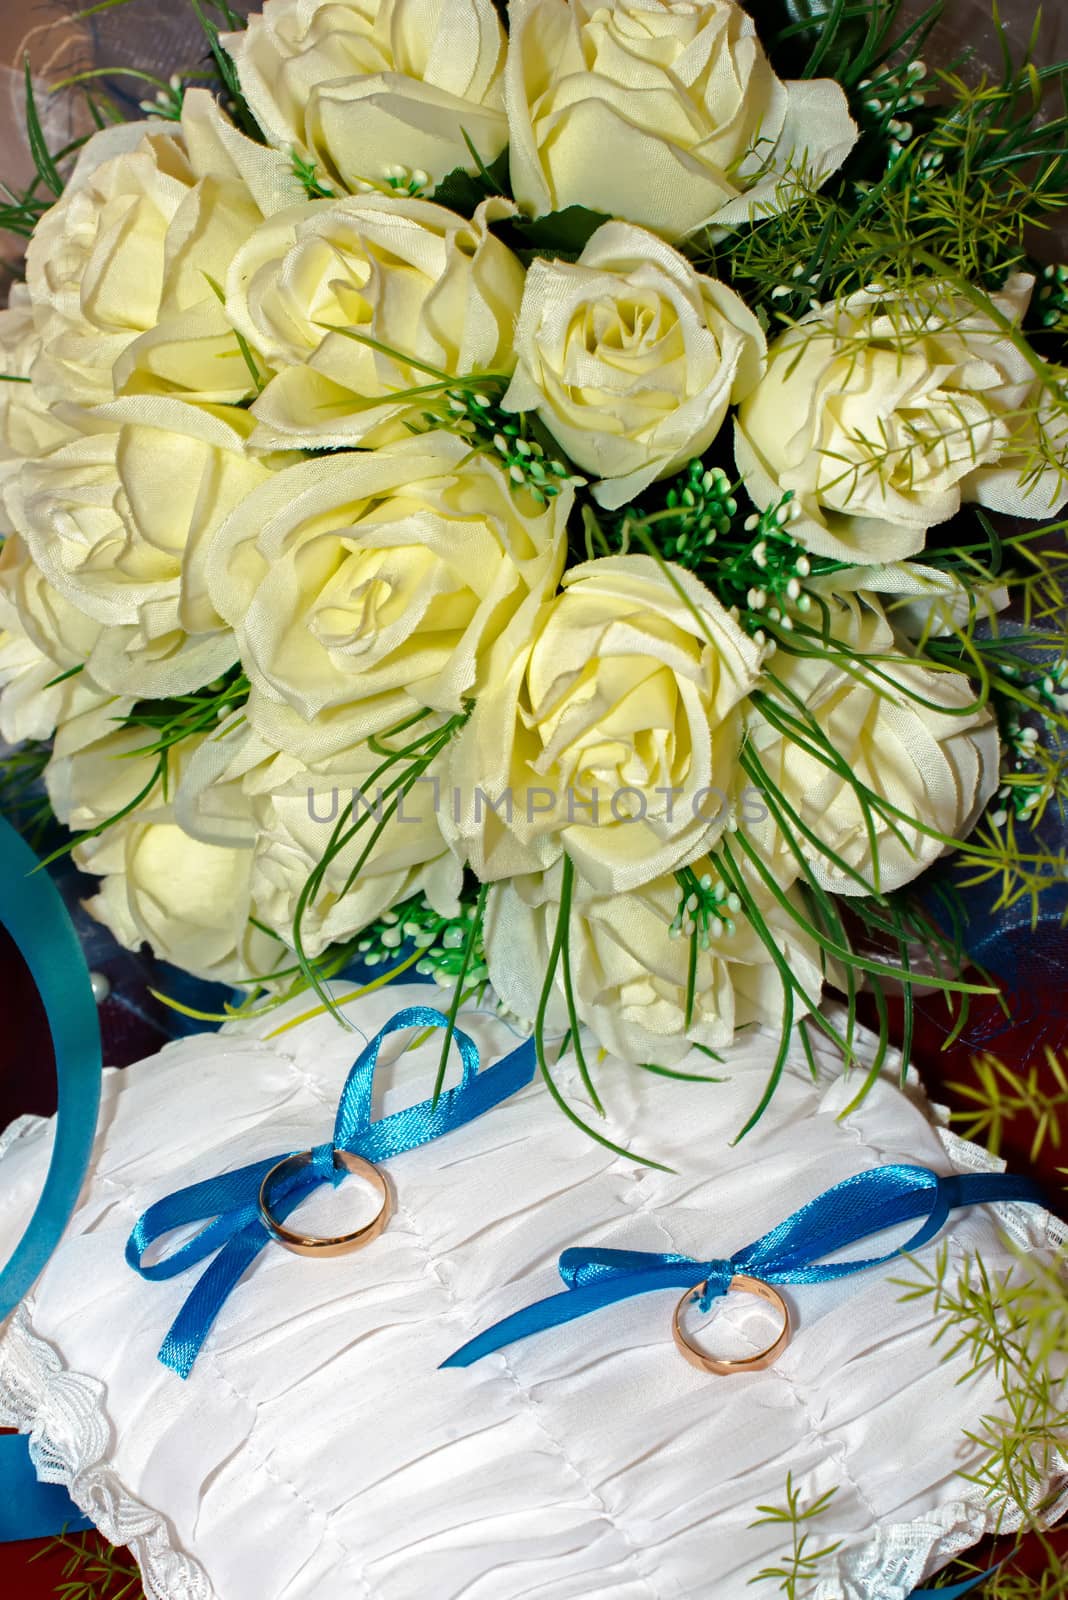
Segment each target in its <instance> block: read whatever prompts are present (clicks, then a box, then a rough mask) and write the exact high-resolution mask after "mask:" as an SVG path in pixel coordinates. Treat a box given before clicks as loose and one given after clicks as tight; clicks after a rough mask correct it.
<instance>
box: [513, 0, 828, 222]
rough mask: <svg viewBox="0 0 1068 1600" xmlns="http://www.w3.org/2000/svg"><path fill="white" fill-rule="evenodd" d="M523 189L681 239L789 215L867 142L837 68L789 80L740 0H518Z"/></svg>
mask: <svg viewBox="0 0 1068 1600" xmlns="http://www.w3.org/2000/svg"><path fill="white" fill-rule="evenodd" d="M510 16H511V31H510V35H509V45H508V65H507V69H506V73H505V104H506V106H507V110H508V128H509V133H510V136H511V144H510V147H509V160H510V167H511V179H512V192H513V193H514V195H515V197H516V199H517V200H518V201H519V204H520V205H521V206H522V207H523V209H524V210H529V211H532V212H533V213H534V215H535V216H542V215H543V214H544V213H546V212H549V211H560V210H563V209H564V207H566V206H570V205H584V206H589V207H590V208H591V209H592V210H594V211H603V212H605V213H606V214H607V215H608V216H614V217H621V218H623V219H624V221H627V222H640V223H644V224H645V226H646V227H649V228H654V229H655V230H656V232H657V233H660V234H663V236H664V237H665V238H667V239H681V238H684V237H685V236H686V235H687V234H690V233H693V232H694V230H695V229H697V228H701V227H705V226H712V227H715V228H717V229H718V228H727V227H735V226H737V225H738V224H740V223H744V222H748V221H750V220H751V219H752V218H753V217H754V216H763V215H766V214H767V213H769V212H774V211H779V210H782V209H783V208H784V207H785V206H787V205H789V204H790V203H791V201H792V200H793V198H794V196H795V195H796V193H797V192H798V191H799V190H800V189H804V190H806V191H807V190H810V189H811V188H812V187H813V186H814V185H817V184H820V183H822V182H823V181H824V180H825V179H826V178H828V177H829V176H830V174H831V173H832V172H834V171H835V170H836V169H837V168H838V167H840V166H841V164H842V162H843V161H844V160H845V158H846V156H847V155H848V154H849V152H850V150H851V149H852V147H853V145H854V144H855V143H856V140H857V129H856V127H855V125H854V124H853V122H852V120H851V118H850V116H849V111H848V107H847V103H846V97H845V94H844V93H843V91H842V90H841V88H839V86H838V85H837V84H836V83H833V82H832V81H831V80H830V79H828V78H816V79H811V80H808V81H805V82H799V83H781V82H780V81H779V79H778V78H777V77H776V76H775V74H774V72H773V71H772V70H771V67H770V65H769V64H768V60H767V57H766V56H765V54H764V51H763V49H762V47H761V44H760V41H759V39H758V38H757V36H756V31H755V29H754V27H753V23H752V21H751V20H750V18H749V17H748V16H746V14H745V12H744V11H743V10H742V9H741V7H740V6H738V5H735V3H734V0H616V3H615V4H611V5H604V4H597V3H594V0H513V3H512V5H511V8H510Z"/></svg>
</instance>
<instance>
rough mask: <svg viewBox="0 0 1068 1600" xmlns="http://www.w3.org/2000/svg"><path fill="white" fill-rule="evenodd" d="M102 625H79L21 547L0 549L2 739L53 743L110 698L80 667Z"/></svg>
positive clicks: (82, 621)
mask: <svg viewBox="0 0 1068 1600" xmlns="http://www.w3.org/2000/svg"><path fill="white" fill-rule="evenodd" d="M99 635H100V624H99V623H96V622H92V621H91V620H90V619H89V618H88V617H83V616H82V614H81V612H79V611H78V610H76V608H75V607H74V606H72V605H70V604H69V603H68V602H67V601H66V600H64V599H63V596H62V595H60V594H57V593H56V591H55V590H54V589H53V588H52V586H51V584H49V583H48V582H47V581H46V580H45V579H44V578H43V577H42V576H41V574H40V573H39V572H38V570H37V568H36V567H35V566H34V564H33V562H32V561H31V560H30V557H29V553H28V551H27V550H26V546H25V545H24V544H23V542H22V540H21V539H19V538H18V537H17V536H16V535H14V534H11V535H10V536H9V537H8V538H7V539H5V540H4V542H3V547H2V548H0V738H4V739H6V740H7V741H8V742H9V743H11V744H20V743H21V742H22V740H24V739H50V738H51V737H52V735H53V734H54V733H55V731H56V728H57V726H60V725H61V724H62V723H64V722H65V721H67V719H68V718H70V717H73V716H77V715H78V714H79V713H81V712H83V711H86V710H88V709H89V708H90V707H92V706H96V705H99V704H101V703H103V702H105V701H109V700H110V699H111V698H112V697H111V696H110V695H109V694H108V693H107V692H106V691H105V690H103V689H101V688H100V686H99V684H97V683H94V681H93V680H92V678H91V677H90V675H89V674H88V673H87V672H85V671H81V672H78V673H76V674H75V675H74V676H69V675H68V674H69V673H70V670H71V668H72V667H84V663H85V661H86V659H87V657H88V655H89V653H90V651H91V650H92V648H93V645H94V644H95V643H96V640H97V639H98V638H99Z"/></svg>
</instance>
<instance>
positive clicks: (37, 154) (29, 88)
mask: <svg viewBox="0 0 1068 1600" xmlns="http://www.w3.org/2000/svg"><path fill="white" fill-rule="evenodd" d="M24 71H25V77H26V137H27V139H28V140H29V145H30V154H31V155H32V156H33V164H34V166H35V167H36V168H37V173H38V176H39V177H40V179H41V182H42V183H43V184H44V185H45V187H46V188H48V189H51V191H52V193H53V194H54V195H56V196H57V198H58V196H59V195H61V194H62V193H63V179H62V178H61V177H60V175H59V170H58V168H57V167H56V163H55V161H54V160H53V158H52V154H51V152H50V150H49V148H48V144H47V141H46V140H45V136H44V130H43V129H42V127H41V119H40V117H39V116H38V114H37V101H36V100H35V98H34V93H33V77H32V75H31V73H30V58H29V56H27V57H26V59H25V62H24Z"/></svg>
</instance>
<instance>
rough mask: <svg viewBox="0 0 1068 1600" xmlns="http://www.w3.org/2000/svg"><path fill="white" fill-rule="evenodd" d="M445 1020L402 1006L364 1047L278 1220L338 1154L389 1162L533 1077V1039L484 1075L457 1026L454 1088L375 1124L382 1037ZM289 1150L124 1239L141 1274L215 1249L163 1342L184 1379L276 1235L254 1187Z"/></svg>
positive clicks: (287, 1185) (278, 1203) (182, 1202)
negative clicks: (158, 1251)
mask: <svg viewBox="0 0 1068 1600" xmlns="http://www.w3.org/2000/svg"><path fill="white" fill-rule="evenodd" d="M448 1025H449V1024H448V1019H447V1018H446V1017H445V1016H443V1015H442V1013H441V1012H440V1011H435V1010H434V1009H433V1008H432V1007H430V1006H407V1007H405V1009H404V1010H403V1011H398V1012H397V1014H396V1016H394V1017H391V1018H390V1020H389V1022H387V1023H386V1025H385V1027H384V1028H383V1029H382V1030H381V1032H379V1033H378V1034H376V1036H375V1037H374V1038H373V1039H372V1040H371V1041H370V1043H369V1044H367V1045H366V1046H365V1047H364V1049H363V1050H362V1051H361V1053H360V1055H359V1058H358V1059H357V1061H356V1064H355V1065H354V1067H353V1068H352V1071H351V1072H350V1073H349V1075H348V1078H347V1079H346V1080H345V1087H344V1088H343V1089H342V1091H341V1099H340V1101H339V1102H338V1108H337V1118H336V1121H335V1123H334V1136H333V1139H332V1140H331V1141H330V1143H329V1144H321V1145H317V1146H316V1147H315V1149H314V1150H313V1151H312V1158H311V1161H310V1162H309V1164H308V1165H307V1166H304V1167H302V1168H300V1169H299V1170H296V1171H293V1172H291V1173H289V1174H288V1175H284V1176H281V1177H280V1178H279V1180H278V1183H277V1185H275V1186H274V1187H273V1191H272V1195H271V1211H272V1215H273V1216H274V1217H275V1218H276V1219H277V1220H279V1221H282V1220H284V1219H285V1218H286V1217H287V1216H288V1215H289V1213H290V1212H291V1211H293V1210H295V1209H296V1207H297V1206H299V1205H300V1203H301V1201H302V1200H304V1199H306V1197H307V1196H308V1195H309V1194H310V1193H311V1191H312V1190H313V1189H315V1188H317V1187H318V1185H319V1184H322V1183H330V1184H334V1185H337V1184H339V1183H340V1182H341V1181H342V1180H343V1179H344V1177H345V1176H346V1174H345V1172H344V1171H343V1170H339V1169H338V1168H337V1167H336V1166H335V1164H334V1151H335V1150H347V1151H350V1152H351V1153H352V1154H353V1155H358V1156H362V1157H363V1158H364V1160H365V1161H371V1162H374V1163H378V1162H380V1161H386V1160H388V1159H389V1158H390V1157H391V1156H398V1155H401V1154H402V1153H403V1152H404V1151H406V1150H414V1149H416V1148H417V1147H418V1146H419V1145H423V1144H429V1142H430V1141H431V1140H432V1139H440V1138H441V1137H442V1135H443V1134H446V1133H451V1132H452V1131H453V1129H454V1128H459V1127H462V1126H463V1124H464V1123H465V1122H471V1121H472V1120H473V1119H474V1118H475V1117H480V1116H481V1115H482V1113H483V1112H484V1111H489V1110H490V1108H491V1107H492V1106H495V1105H497V1104H498V1103H499V1102H500V1101H502V1100H506V1099H507V1098H508V1097H509V1096H510V1095H513V1094H515V1093H516V1091H517V1090H519V1089H522V1088H524V1087H525V1086H526V1085H527V1084H528V1083H530V1081H531V1079H532V1078H533V1076H534V1066H535V1058H534V1044H533V1041H532V1040H530V1039H528V1040H526V1041H525V1042H524V1043H523V1044H521V1045H520V1046H519V1047H518V1049H516V1050H513V1051H512V1052H511V1053H510V1054H509V1055H507V1056H505V1058H504V1059H503V1060H502V1061H498V1062H497V1063H496V1065H495V1066H492V1067H488V1068H487V1069H486V1070H485V1071H484V1072H480V1071H479V1058H478V1046H477V1045H476V1044H475V1042H474V1040H473V1039H471V1038H469V1037H468V1035H467V1034H466V1033H463V1032H461V1030H460V1029H459V1028H457V1029H455V1031H454V1033H453V1038H454V1040H455V1041H456V1044H457V1045H458V1046H459V1050H460V1059H461V1061H462V1063H463V1076H462V1078H461V1081H460V1082H459V1083H458V1084H457V1085H456V1086H455V1088H452V1089H446V1090H444V1091H443V1092H442V1093H441V1094H440V1095H439V1096H438V1100H437V1104H436V1105H435V1103H434V1101H433V1100H432V1099H429V1100H423V1101H420V1103H419V1104H418V1105H414V1106H409V1107H408V1108H407V1110H404V1111H395V1112H393V1113H392V1114H391V1115H390V1116H388V1117H380V1118H378V1120H377V1121H374V1122H372V1120H371V1109H372V1107H371V1091H372V1087H373V1083H374V1075H375V1068H376V1066H377V1064H378V1053H379V1050H380V1049H381V1046H382V1041H383V1040H384V1039H385V1038H386V1037H387V1035H389V1034H391V1033H399V1032H401V1031H403V1030H404V1029H405V1028H428V1027H429V1028H446V1027H448ZM287 1154H289V1155H296V1154H298V1152H297V1151H290V1152H284V1151H283V1153H282V1154H281V1155H277V1156H270V1157H268V1159H267V1160H265V1161H255V1162H253V1163H252V1165H251V1166H247V1167H239V1168H238V1169H237V1171H236V1172H226V1173H222V1174H221V1175H220V1176H219V1177H217V1178H208V1179H206V1180H205V1181H204V1182H202V1183H194V1184H191V1185H190V1186H189V1187H188V1188H187V1189H179V1190H177V1191H176V1192H175V1193H174V1194H170V1195H167V1197H166V1199H164V1200H158V1201H157V1202H156V1204H155V1205H153V1206H149V1208H148V1210H147V1211H146V1212H144V1214H143V1215H142V1216H141V1217H139V1218H138V1220H137V1222H136V1223H135V1224H134V1228H133V1232H132V1233H131V1234H130V1237H129V1239H128V1241H127V1244H126V1260H127V1263H128V1264H129V1265H130V1266H131V1267H133V1269H134V1271H135V1272H139V1273H140V1274H141V1276H142V1278H149V1279H153V1280H155V1279H160V1278H173V1277H175V1276H176V1275H177V1274H178V1273H180V1272H185V1271H186V1270H187V1269H188V1268H189V1267H191V1266H193V1265H194V1264H195V1263H196V1262H198V1261H203V1260H204V1258H205V1256H209V1255H211V1254H212V1253H213V1252H214V1251H216V1250H217V1251H218V1252H219V1253H218V1255H217V1256H216V1257H215V1260H214V1261H213V1262H212V1263H211V1265H210V1266H209V1267H208V1268H207V1270H206V1271H205V1272H204V1273H202V1275H201V1276H200V1278H199V1279H198V1280H197V1282H196V1284H195V1285H194V1286H193V1288H192V1290H191V1291H190V1293H189V1295H188V1296H187V1298H186V1300H185V1303H184V1304H183V1306H182V1308H181V1310H180V1311H179V1313H178V1315H177V1317H176V1318H175V1319H174V1322H173V1323H172V1325H171V1328H170V1331H169V1332H168V1334H167V1337H166V1338H165V1339H164V1341H163V1344H162V1346H161V1348H160V1352H159V1359H160V1361H162V1362H163V1365H164V1366H165V1367H170V1368H171V1370H172V1371H174V1372H176V1373H177V1374H178V1376H179V1377H181V1378H187V1377H188V1376H189V1374H190V1372H191V1371H192V1369H193V1363H194V1362H195V1361H196V1358H197V1356H198V1354H199V1353H200V1349H201V1346H202V1345H203V1343H204V1340H205V1339H206V1337H207V1335H208V1332H209V1330H210V1328H211V1326H212V1323H213V1322H214V1321H215V1318H216V1317H217V1316H218V1314H219V1311H220V1309H221V1308H222V1306H223V1304H224V1303H225V1301H226V1298H227V1296H228V1295H229V1294H230V1291H231V1290H232V1289H233V1288H234V1286H235V1285H236V1284H237V1283H238V1281H239V1280H240V1279H241V1278H243V1277H244V1275H245V1273H246V1272H247V1271H248V1269H249V1267H250V1266H251V1265H252V1263H253V1262H254V1261H255V1259H256V1257H257V1256H258V1255H259V1253H260V1251H261V1250H262V1249H263V1247H264V1246H265V1245H266V1244H267V1243H268V1242H269V1240H270V1239H271V1238H272V1234H271V1233H270V1231H269V1230H268V1228H267V1225H266V1223H265V1221H264V1219H263V1214H262V1212H261V1211H260V1206H259V1194H260V1185H261V1184H262V1183H263V1180H264V1178H265V1177H266V1176H267V1174H268V1173H269V1172H270V1170H271V1168H272V1167H275V1166H277V1165H278V1163H279V1162H280V1161H284V1160H285V1159H286V1156H287ZM193 1222H205V1223H206V1224H207V1225H206V1227H203V1228H201V1230H200V1232H199V1233H197V1234H196V1235H195V1236H194V1237H193V1238H192V1239H190V1240H189V1241H188V1242H187V1243H186V1244H183V1245H181V1246H180V1247H179V1248H178V1249H177V1250H175V1251H174V1253H173V1254H172V1255H169V1256H165V1257H164V1258H163V1260H161V1261H158V1262H155V1263H154V1264H153V1265H151V1266H145V1264H144V1261H143V1257H144V1255H145V1252H146V1251H147V1250H148V1248H149V1246H150V1245H152V1244H153V1243H154V1242H155V1241H156V1240H157V1239H159V1238H161V1237H162V1236H163V1235H164V1234H165V1233H170V1232H171V1231H172V1230H173V1229H175V1228H181V1227H184V1226H185V1225H187V1224H188V1223H193Z"/></svg>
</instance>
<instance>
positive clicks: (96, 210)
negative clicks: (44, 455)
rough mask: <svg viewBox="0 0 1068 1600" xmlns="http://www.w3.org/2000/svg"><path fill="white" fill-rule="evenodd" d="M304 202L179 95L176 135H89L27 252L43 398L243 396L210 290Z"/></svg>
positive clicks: (275, 163)
mask: <svg viewBox="0 0 1068 1600" xmlns="http://www.w3.org/2000/svg"><path fill="white" fill-rule="evenodd" d="M303 192H304V191H303V189H302V188H301V186H300V184H299V182H298V181H297V179H296V178H295V177H294V176H293V173H292V171H291V169H290V167H289V164H288V163H287V162H286V161H285V160H284V158H283V157H281V156H280V155H279V154H278V153H277V152H275V151H272V150H265V149H263V148H262V147H261V146H259V145H255V144H253V143H252V141H251V140H250V139H246V138H244V137H243V135H241V134H240V133H238V132H237V130H236V129H235V128H234V127H232V125H231V124H230V123H228V122H227V121H226V119H225V118H224V117H223V115H222V113H221V112H220V111H219V109H218V107H217V106H216V105H215V103H214V101H213V100H212V99H211V96H210V95H208V94H207V92H206V91H204V90H191V91H189V92H188V93H187V95H186V97H185V103H184V109H183V112H182V121H181V124H180V126H178V127H175V125H174V124H173V123H158V122H147V123H125V124H122V125H120V126H118V127H114V128H108V129H105V130H104V131H103V132H101V133H98V134H95V135H94V136H93V138H92V139H90V141H89V143H88V144H87V145H86V146H85V149H84V150H83V151H82V154H81V156H80V157H79V160H78V162H77V165H76V166H75V169H74V172H73V173H72V175H71V178H70V181H69V182H68V184H67V186H66V188H65V189H64V192H63V195H62V197H61V198H60V199H59V200H58V201H57V202H56V204H55V205H54V206H53V207H52V209H51V210H50V211H48V212H46V213H45V215H44V216H43V217H42V218H41V220H40V222H39V223H38V224H37V227H36V229H35V230H34V235H33V238H32V239H31V241H30V244H29V248H28V250H27V253H26V275H27V283H28V285H29V290H30V296H31V300H32V304H33V311H34V317H35V322H36V326H37V332H38V334H39V336H40V340H41V350H40V354H39V355H38V357H37V359H36V361H35V363H34V366H33V378H34V387H35V390H36V392H37V395H38V397H39V398H40V400H41V401H42V402H43V403H45V404H52V403H54V402H57V401H63V402H70V401H79V402H83V403H85V404H90V405H92V404H95V403H97V402H98V401H102V400H110V399H111V398H112V397H113V395H115V394H116V393H119V392H122V391H124V390H129V391H145V390H149V391H153V392H157V393H163V394H167V393H176V392H179V393H184V394H188V395H192V396H195V397H197V398H199V399H205V400H217V401H237V400H240V399H242V398H244V396H245V395H246V394H248V392H249V390H250V389H251V388H253V381H252V377H251V374H250V373H249V370H248V367H247V365H246V363H245V360H244V358H243V356H242V354H241V351H240V349H239V347H238V344H237V341H236V340H235V338H234V336H233V332H232V330H231V329H230V327H229V325H228V323H227V321H226V316H225V313H224V311H223V307H222V305H221V304H220V301H219V293H221V285H222V283H223V280H224V279H225V277H226V271H227V268H228V266H229V264H230V261H231V260H232V258H233V255H234V252H235V251H236V250H237V248H238V247H239V246H240V245H241V243H242V242H243V241H244V240H245V239H246V238H247V237H248V235H249V233H251V232H252V230H253V228H254V227H256V225H257V224H258V223H259V222H260V221H261V220H262V218H263V216H264V215H265V214H266V213H267V212H269V211H270V210H271V209H277V208H279V207H281V206H285V205H287V204H291V203H292V202H293V201H294V200H296V199H297V198H299V197H300V196H301V195H302V194H303ZM213 281H214V283H215V284H216V285H217V286H218V292H216V288H213V286H212V282H213Z"/></svg>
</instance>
